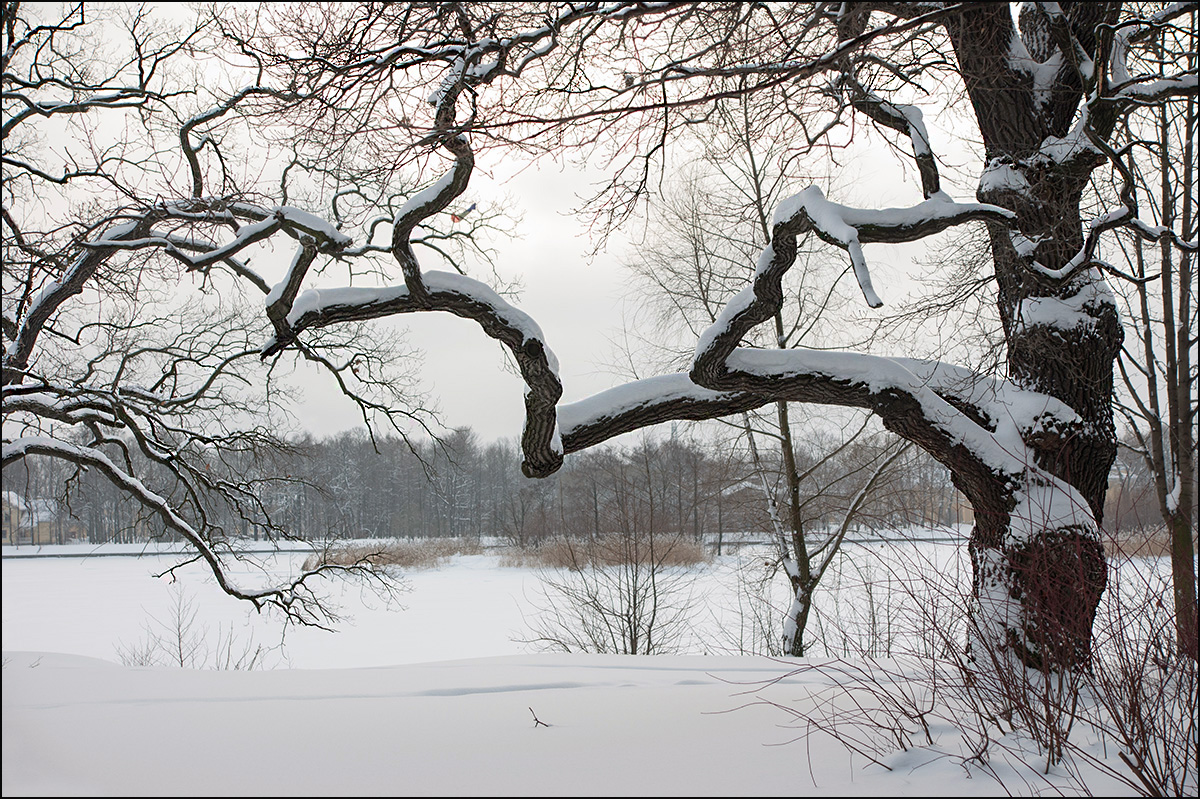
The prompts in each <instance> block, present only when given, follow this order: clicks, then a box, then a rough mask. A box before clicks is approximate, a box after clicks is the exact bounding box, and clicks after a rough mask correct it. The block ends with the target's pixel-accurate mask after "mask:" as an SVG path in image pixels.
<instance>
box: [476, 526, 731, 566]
mask: <svg viewBox="0 0 1200 799" xmlns="http://www.w3.org/2000/svg"><path fill="white" fill-rule="evenodd" d="M709 560H711V555H710V554H709V553H708V552H707V551H706V549H705V547H704V545H703V544H701V543H700V542H698V541H696V540H694V539H692V538H689V537H687V536H681V535H655V536H653V539H651V537H650V536H644V537H640V538H635V537H632V536H625V535H617V534H613V535H606V536H600V537H598V538H595V539H573V538H564V537H561V536H560V537H556V538H548V539H545V540H543V541H542V542H540V543H539V544H538V545H537V546H536V547H532V548H528V549H521V550H513V551H510V552H507V553H505V554H504V556H503V557H502V558H501V561H500V562H501V564H502V565H504V566H511V567H524V568H539V567H541V568H550V569H572V570H574V571H578V570H580V569H583V568H586V567H588V566H593V565H595V566H623V565H628V564H632V563H638V564H641V565H657V566H660V567H665V566H684V567H686V566H695V565H697V564H700V563H707V562H708V561H709Z"/></svg>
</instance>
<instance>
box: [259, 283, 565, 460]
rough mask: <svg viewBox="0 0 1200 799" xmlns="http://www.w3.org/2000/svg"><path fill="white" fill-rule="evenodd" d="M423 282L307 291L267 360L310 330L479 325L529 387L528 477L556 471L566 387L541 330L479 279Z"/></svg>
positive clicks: (267, 352)
mask: <svg viewBox="0 0 1200 799" xmlns="http://www.w3.org/2000/svg"><path fill="white" fill-rule="evenodd" d="M421 279H422V286H423V288H424V295H423V296H422V297H420V298H418V297H415V296H414V295H413V292H412V291H411V290H410V288H409V286H408V285H397V286H388V287H384V288H354V287H342V288H331V289H309V290H308V291H305V292H303V293H301V294H300V295H299V296H297V297H296V299H295V301H294V302H293V303H292V304H291V311H290V312H289V313H288V315H287V318H286V324H287V328H286V329H287V330H288V331H289V332H288V335H287V336H286V337H281V336H278V335H277V336H276V338H275V339H273V340H272V341H270V342H268V343H267V345H266V346H265V347H264V348H263V352H262V356H263V357H264V358H267V357H271V356H272V355H274V354H276V353H278V352H280V351H282V350H283V349H284V348H285V347H286V346H287V345H288V344H289V343H291V341H292V340H293V339H294V338H295V336H296V335H298V334H299V333H301V332H302V331H304V330H305V329H308V328H318V327H325V326H327V325H331V324H336V323H338V322H348V321H362V320H367V319H378V318H381V317H385V316H392V315H394V314H403V313H416V312H421V311H446V312H448V313H452V314H455V315H456V316H461V317H463V318H465V319H471V320H474V321H475V322H476V323H478V324H479V326H480V327H481V328H482V329H483V331H484V333H486V334H487V335H488V336H490V337H492V338H494V339H496V340H497V341H499V342H500V343H501V344H504V345H505V346H506V347H508V349H509V351H510V352H512V354H513V357H514V358H515V359H516V361H517V365H518V367H519V368H520V370H521V377H522V378H523V379H524V381H525V384H526V386H527V389H526V392H525V431H524V434H523V436H522V446H523V449H524V452H525V462H524V463H523V465H522V468H523V469H524V471H525V473H526V474H527V475H530V476H545V475H548V474H551V473H553V472H554V471H555V470H557V469H558V467H559V466H561V465H562V456H563V448H562V442H561V437H560V435H559V429H558V424H557V421H556V414H555V405H556V404H557V402H558V400H559V398H560V397H561V396H562V383H561V381H560V380H559V376H558V358H556V357H555V355H554V352H553V351H552V350H551V349H550V347H549V346H548V345H547V344H546V340H545V336H544V334H543V333H542V329H541V328H540V327H539V326H538V324H537V322H535V321H534V320H533V318H532V317H530V316H529V315H528V314H526V313H525V312H524V311H521V310H520V309H518V308H516V307H514V306H513V305H512V304H510V303H509V302H508V301H506V300H505V299H504V298H503V297H501V296H500V295H499V294H497V293H496V292H495V291H493V290H492V289H491V287H489V286H488V285H487V284H485V283H482V282H480V281H478V280H475V279H473V278H469V277H466V276H464V275H459V274H455V273H453V272H440V271H429V272H424V273H422V275H421Z"/></svg>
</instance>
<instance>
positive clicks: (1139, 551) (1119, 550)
mask: <svg viewBox="0 0 1200 799" xmlns="http://www.w3.org/2000/svg"><path fill="white" fill-rule="evenodd" d="M1104 551H1105V554H1106V555H1108V556H1109V557H1110V558H1115V557H1125V558H1169V557H1170V556H1171V534H1170V532H1169V531H1168V530H1167V528H1166V526H1165V525H1160V526H1158V527H1143V528H1141V529H1139V530H1122V531H1120V532H1117V533H1112V534H1111V535H1108V536H1106V537H1105V541H1104Z"/></svg>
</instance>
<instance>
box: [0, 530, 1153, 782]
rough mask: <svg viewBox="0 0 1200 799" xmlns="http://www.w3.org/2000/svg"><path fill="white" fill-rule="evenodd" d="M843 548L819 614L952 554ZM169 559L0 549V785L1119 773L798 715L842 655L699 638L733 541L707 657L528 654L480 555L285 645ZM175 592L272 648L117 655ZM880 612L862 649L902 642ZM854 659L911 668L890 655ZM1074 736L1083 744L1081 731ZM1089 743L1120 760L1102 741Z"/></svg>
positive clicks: (509, 597) (1040, 777) (495, 574)
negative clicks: (980, 753) (147, 662)
mask: <svg viewBox="0 0 1200 799" xmlns="http://www.w3.org/2000/svg"><path fill="white" fill-rule="evenodd" d="M856 550H857V553H858V554H857V555H856V556H855V557H854V559H855V561H856V564H857V565H856V566H855V568H854V569H846V570H844V574H843V576H842V578H841V579H842V583H841V584H840V585H841V593H840V594H839V595H838V596H837V597H836V598H835V599H834V601H833V602H832V605H831V607H830V608H829V609H828V614H829V618H830V619H835V620H840V621H839V622H838V625H835V626H847V625H848V624H849V621H847V620H851V619H856V618H860V616H856V615H855V613H856V612H857V611H854V612H852V611H851V608H850V606H851V605H854V606H855V607H861V606H863V603H864V602H865V601H866V599H865V596H866V595H865V594H864V588H863V586H862V584H861V583H862V581H863V580H864V579H868V580H870V581H871V583H872V584H873V586H874V588H873V589H872V590H873V592H874V593H873V596H872V598H871V599H870V600H869V601H870V602H873V603H881V602H884V601H887V599H886V597H884V596H882V595H881V591H882V590H883V588H881V586H886V585H887V584H889V583H890V584H893V586H895V585H899V584H902V583H903V579H904V577H903V575H902V574H899V573H898V572H897V566H896V563H898V562H901V561H903V562H906V563H911V562H912V561H913V560H914V559H916V558H915V556H914V553H916V552H918V551H919V552H920V553H922V557H924V558H926V559H928V561H929V562H930V563H932V564H935V565H936V568H937V569H938V570H939V571H940V572H941V573H942V574H943V575H945V574H952V575H953V574H956V570H957V569H959V568H960V566H961V564H960V563H959V560H958V557H957V552H956V548H955V547H948V546H942V547H940V548H939V547H936V546H934V545H923V546H921V547H917V548H915V549H910V550H890V549H889V550H887V552H888V553H892V554H893V555H895V553H899V554H898V555H895V556H892V557H890V559H889V557H882V556H880V555H879V552H881V551H883V550H881V549H879V548H876V550H875V554H874V555H869V552H870V550H869V548H867V547H861V548H856ZM168 562H169V561H167V560H166V559H165V558H164V556H149V557H144V558H139V559H131V558H97V557H88V558H64V559H43V560H16V559H12V558H7V557H6V558H5V559H4V561H3V600H4V602H3V649H4V662H3V663H4V666H3V685H4V699H3V793H4V795H5V796H9V795H22V794H24V795H28V794H41V795H46V794H90V795H239V796H240V795H277V794H299V795H328V794H341V795H362V794H391V795H398V794H399V795H429V794H439V795H463V794H466V795H472V794H474V795H610V794H624V795H767V794H785V795H786V794H793V793H796V792H804V793H819V794H822V795H848V794H863V795H907V794H912V795H946V796H952V795H1003V794H1006V793H1010V792H1013V793H1022V794H1032V793H1045V792H1049V793H1057V792H1060V791H1061V792H1065V793H1068V794H1071V793H1077V792H1079V790H1080V787H1081V786H1082V785H1086V787H1087V789H1088V790H1089V791H1091V792H1094V793H1096V794H1101V795H1104V794H1113V793H1124V794H1128V793H1130V789H1129V788H1128V787H1127V786H1125V785H1122V784H1121V783H1119V782H1117V781H1116V780H1113V779H1112V778H1111V777H1107V776H1104V775H1101V774H1098V773H1096V771H1095V769H1094V768H1092V767H1088V766H1085V767H1084V768H1083V771H1082V772H1081V773H1079V774H1076V775H1075V776H1072V775H1071V774H1069V773H1067V772H1066V771H1064V770H1062V769H1055V770H1053V771H1052V772H1051V773H1050V774H1049V775H1045V774H1043V773H1042V772H1043V771H1044V762H1041V760H1040V758H1038V757H1037V756H1036V754H1035V753H1034V752H1033V751H1032V750H1030V749H1028V748H1027V747H1025V745H1024V744H1023V743H1022V742H1020V741H1018V740H1015V739H1013V740H1008V741H1005V742H1003V743H1004V744H1005V746H1004V749H1005V750H1008V751H997V752H996V754H995V756H994V757H993V758H992V760H991V762H990V764H989V766H988V767H986V768H983V767H980V766H979V765H970V764H966V763H965V762H964V754H965V751H966V750H965V744H964V743H963V741H962V738H961V736H960V734H959V732H958V730H956V729H955V728H954V726H953V725H951V724H949V723H947V722H945V721H939V720H937V719H935V720H934V724H933V726H932V729H931V731H932V733H933V735H934V739H935V745H934V746H916V747H913V748H910V749H909V750H908V751H896V752H891V753H890V754H888V755H887V756H886V757H883V758H881V763H880V764H874V763H871V762H870V761H869V760H868V759H867V758H866V757H865V756H864V755H863V754H861V753H860V754H854V753H852V752H850V751H849V750H847V748H846V747H845V746H843V745H842V744H841V743H839V742H837V741H835V740H833V739H832V738H831V737H830V736H828V735H826V734H824V733H821V732H817V731H812V730H811V728H810V727H809V726H808V725H807V724H806V723H803V722H797V721H796V716H795V715H794V714H793V713H789V712H788V709H791V710H793V711H797V712H799V713H801V714H807V715H812V714H813V713H814V712H815V711H816V709H817V708H818V707H820V706H821V703H822V702H825V701H826V700H827V699H828V698H829V697H830V696H833V695H834V694H837V693H838V692H837V691H832V692H831V689H830V686H831V685H833V683H835V682H837V681H839V680H843V681H844V679H845V677H844V673H845V672H844V669H843V670H842V672H841V673H842V674H843V677H841V678H839V677H838V676H837V674H838V671H837V670H812V669H809V670H803V671H800V672H796V671H795V669H796V667H797V666H805V665H810V664H812V663H820V662H824V661H822V660H814V661H781V660H773V659H770V658H767V657H761V656H758V657H755V656H738V655H729V654H711V653H714V652H722V651H725V652H727V651H730V649H732V648H736V647H737V646H738V645H739V641H740V645H741V646H742V647H743V648H747V646H746V644H747V642H750V643H753V641H752V636H751V637H747V636H746V635H745V633H744V631H743V632H740V631H739V630H742V629H743V628H744V626H745V625H743V628H738V627H737V625H736V623H735V622H734V620H733V619H732V617H731V616H730V615H729V614H730V613H732V612H734V611H735V609H736V607H737V605H738V592H737V588H736V584H737V581H736V579H734V578H735V577H736V570H735V565H736V564H737V563H738V562H739V561H737V559H734V558H725V559H722V560H721V561H720V562H718V563H717V564H715V565H714V566H713V567H711V568H708V569H705V570H703V571H702V573H701V574H700V577H699V581H698V583H697V586H698V588H697V590H698V594H697V595H698V596H703V600H702V602H701V603H700V604H701V605H702V607H703V608H704V609H705V611H706V616H705V618H706V619H707V621H705V622H704V623H701V624H699V626H701V627H704V628H705V631H704V633H703V635H700V636H699V637H697V638H695V639H692V640H690V641H688V642H686V644H685V645H686V647H687V650H688V651H703V652H709V653H710V654H681V655H670V656H656V657H629V656H615V655H562V654H549V653H537V652H533V651H531V648H530V647H529V645H527V644H523V643H521V639H522V638H528V637H529V636H530V632H529V617H530V615H531V614H535V613H536V612H537V611H536V609H535V606H536V601H535V600H536V598H537V595H538V587H539V585H540V581H539V575H538V573H537V571H536V570H533V569H527V568H511V567H505V566H502V565H500V559H499V556H498V555H476V556H467V557H459V558H456V559H455V560H454V561H452V562H451V563H450V564H448V565H446V566H444V567H442V568H440V569H436V570H428V571H419V572H415V573H412V574H410V575H409V584H410V587H411V589H412V590H411V591H409V592H407V593H405V594H403V595H402V596H401V597H400V598H399V601H400V603H401V604H402V605H403V606H404V609H403V610H401V609H398V608H396V607H395V606H392V607H388V606H387V603H384V602H381V601H379V600H377V599H376V598H374V597H372V596H370V595H360V594H359V593H358V592H356V591H354V590H348V591H346V592H344V593H343V594H342V601H343V604H344V606H345V608H346V610H347V611H348V612H350V613H352V615H353V621H352V622H347V623H345V624H344V625H342V626H341V628H340V630H341V631H340V632H338V633H335V634H329V633H324V632H321V631H316V630H304V629H299V630H298V629H290V630H289V631H288V632H287V634H286V636H285V637H284V638H283V640H282V646H279V645H280V644H281V640H280V634H279V631H278V628H277V627H274V626H273V625H272V624H271V623H270V622H269V620H263V619H258V618H252V617H250V616H248V614H247V612H246V610H245V608H243V607H242V606H241V605H240V604H239V603H236V602H234V601H233V600H229V599H227V598H224V597H223V596H221V595H220V594H219V593H218V592H217V591H216V590H215V589H214V588H213V587H212V586H211V585H206V584H205V580H204V578H203V576H202V575H201V573H200V572H199V570H191V569H190V567H189V570H186V571H185V573H184V575H183V577H182V579H181V581H180V584H176V585H174V586H172V585H168V584H167V583H166V581H165V580H161V579H155V578H153V577H150V576H148V575H149V574H151V573H152V572H153V571H154V570H155V568H156V567H157V568H159V569H161V568H162V567H163V565H165V564H166V563H168ZM872 563H873V564H874V565H871V564H872ZM855 580H857V581H858V582H855ZM906 590H907V589H906ZM852 597H853V601H852V600H851V598H852ZM181 600H182V601H183V602H184V603H185V604H190V607H191V609H192V610H193V611H195V613H196V621H195V623H194V624H193V626H192V628H191V633H192V635H191V638H193V639H197V638H199V637H202V638H203V639H204V640H205V642H206V645H207V646H208V647H209V648H210V650H209V654H210V655H211V654H215V653H216V650H219V649H220V647H221V642H226V643H227V644H228V643H232V644H233V650H234V654H235V655H236V654H237V653H238V652H244V651H246V649H247V648H248V647H250V646H254V647H257V646H264V647H275V648H272V649H271V650H270V651H268V652H266V654H265V658H264V660H263V662H264V663H265V665H266V666H268V667H271V668H268V669H266V670H255V671H230V670H211V669H208V670H194V669H179V668H166V667H154V668H148V667H129V666H124V665H121V664H120V660H121V657H120V655H121V653H122V652H125V653H128V652H130V651H134V650H137V649H138V647H139V646H145V645H146V643H147V642H148V640H149V639H148V635H149V633H148V631H158V632H159V633H162V632H163V631H164V630H166V629H167V628H169V627H171V626H172V625H171V621H172V614H173V611H172V606H173V603H178V602H180V601H181ZM926 601H927V602H928V601H929V600H926ZM710 609H715V610H714V612H711V613H710V612H707V611H708V610H710ZM876 621H877V622H878V618H877V619H876ZM164 625H165V626H164ZM876 627H878V628H879V629H877V630H876V631H875V632H874V633H873V634H872V637H871V639H870V640H871V641H873V642H875V644H876V645H877V646H879V647H881V649H880V651H881V652H882V651H883V650H884V649H887V648H888V647H890V646H891V645H892V644H893V643H894V642H896V641H899V640H900V638H902V636H900V637H897V635H892V637H891V638H888V637H887V636H888V635H889V634H890V633H888V631H887V630H883V628H882V626H881V625H879V624H876ZM881 630H882V632H881ZM830 637H831V638H832V637H833V636H832V633H830ZM843 637H844V636H843ZM864 640H865V639H864ZM880 641H884V643H885V644H887V646H884V645H883V644H880V643H879V642H880ZM888 642H892V643H888ZM896 646H898V644H896ZM750 648H752V647H750ZM885 654H886V652H885ZM866 663H867V661H864V660H862V659H861V658H860V659H858V660H855V661H851V664H852V665H863V664H866ZM874 668H877V669H881V670H886V669H894V670H896V671H897V672H899V671H901V670H906V669H907V670H910V671H913V672H914V673H917V674H920V673H921V671H922V670H921V668H920V666H919V665H915V664H914V662H910V661H903V660H901V661H893V660H890V659H888V660H881V661H879V663H878V664H876V665H875V666H874ZM914 685H919V681H918V682H917V683H914ZM842 698H843V699H845V698H846V697H845V696H844V695H842ZM535 714H536V717H537V719H539V720H540V721H542V722H545V724H546V725H548V726H542V725H538V724H536V723H535V718H534V715H535ZM817 715H818V717H821V716H820V714H819V713H818V714H817ZM825 718H828V716H825ZM806 732H811V734H809V735H808V736H807V737H805V733H806ZM1084 745H1085V746H1092V751H1094V752H1096V753H1098V754H1103V751H1104V750H1103V749H1102V748H1101V747H1102V744H1101V742H1095V744H1094V745H1092V743H1090V742H1086V741H1085V742H1084ZM1107 752H1108V754H1109V755H1110V756H1111V758H1112V761H1111V762H1112V763H1113V764H1114V767H1119V761H1117V760H1116V752H1115V747H1112V746H1111V742H1110V744H1109V749H1108V750H1107ZM889 768H890V770H889Z"/></svg>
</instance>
